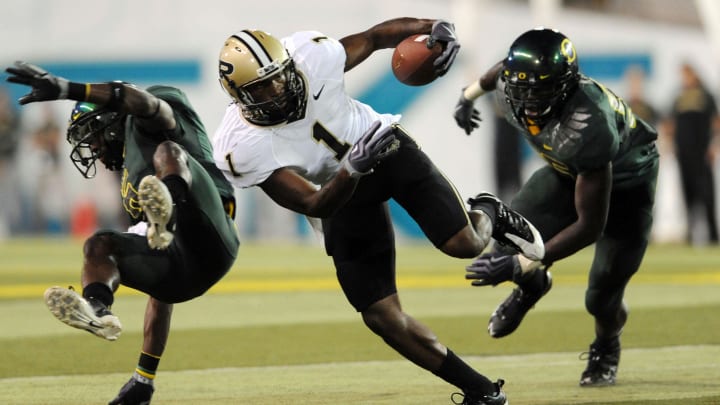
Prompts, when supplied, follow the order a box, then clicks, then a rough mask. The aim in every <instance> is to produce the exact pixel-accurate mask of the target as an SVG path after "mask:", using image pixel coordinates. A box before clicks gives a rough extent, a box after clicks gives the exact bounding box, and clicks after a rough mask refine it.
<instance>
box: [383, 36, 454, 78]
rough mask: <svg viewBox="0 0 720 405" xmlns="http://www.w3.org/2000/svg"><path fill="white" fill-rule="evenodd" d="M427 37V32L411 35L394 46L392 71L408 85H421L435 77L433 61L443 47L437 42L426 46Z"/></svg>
mask: <svg viewBox="0 0 720 405" xmlns="http://www.w3.org/2000/svg"><path fill="white" fill-rule="evenodd" d="M428 37H429V35H427V34H416V35H411V36H409V37H407V38H405V39H404V40H402V42H400V43H399V44H398V45H397V47H395V51H394V52H393V56H392V71H393V74H394V75H395V77H396V78H397V79H398V80H399V81H400V82H402V83H404V84H407V85H409V86H422V85H425V84H428V83H430V82H432V81H433V80H435V79H437V75H436V74H435V71H434V69H433V62H434V61H435V58H437V57H438V56H440V54H441V53H442V51H443V48H442V45H440V44H439V43H436V44H435V45H434V46H433V47H432V48H428V47H427V40H428Z"/></svg>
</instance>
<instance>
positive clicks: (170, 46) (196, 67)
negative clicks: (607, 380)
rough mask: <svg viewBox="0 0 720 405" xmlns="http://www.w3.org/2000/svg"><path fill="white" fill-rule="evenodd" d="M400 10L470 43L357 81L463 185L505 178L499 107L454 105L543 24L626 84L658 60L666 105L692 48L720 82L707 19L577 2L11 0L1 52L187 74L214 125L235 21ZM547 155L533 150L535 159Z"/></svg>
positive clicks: (111, 76)
mask: <svg viewBox="0 0 720 405" xmlns="http://www.w3.org/2000/svg"><path fill="white" fill-rule="evenodd" d="M398 16H416V17H429V18H445V19H448V20H451V21H454V22H455V23H456V25H457V30H458V33H459V36H460V40H461V43H462V51H461V53H460V56H459V58H458V61H457V63H456V65H455V67H454V68H453V70H452V71H451V72H450V73H448V75H446V76H445V77H443V78H442V79H441V80H439V81H437V82H436V83H433V84H431V85H430V86H427V87H426V88H419V89H408V88H403V86H402V85H400V84H398V83H397V82H395V81H394V80H393V78H392V76H390V72H389V66H390V51H382V52H379V53H378V54H377V55H374V56H372V57H371V58H370V59H369V60H368V61H367V62H366V63H364V64H362V65H360V66H359V67H357V68H356V69H355V70H353V71H351V72H349V73H348V75H347V86H348V89H349V91H350V93H351V94H354V95H356V96H357V97H359V98H360V99H362V100H363V101H366V102H369V103H371V104H373V105H376V106H377V108H378V109H379V110H381V111H390V110H392V111H393V112H397V111H401V112H402V114H403V116H404V119H403V123H404V126H405V127H407V128H408V129H409V130H410V131H411V132H412V133H413V135H414V136H415V137H416V138H417V140H418V141H419V143H420V144H421V145H422V146H423V148H424V149H425V151H426V152H427V153H428V154H429V155H430V156H431V157H433V158H434V159H435V161H436V163H437V164H438V166H440V168H441V169H442V170H444V171H445V173H446V174H447V175H448V176H449V177H450V178H451V179H453V180H454V181H455V182H456V185H457V187H458V189H459V191H460V193H461V195H463V196H470V195H473V194H475V193H477V192H478V191H479V190H491V191H494V190H493V188H494V184H493V180H492V173H491V165H490V163H491V161H492V159H493V156H491V150H492V147H491V146H492V129H493V128H492V122H491V120H489V119H487V120H486V121H485V122H484V123H483V124H482V126H481V128H480V129H479V130H477V131H476V132H475V133H474V134H473V136H470V137H468V136H465V134H464V132H462V131H461V130H460V129H459V128H457V127H456V126H455V124H454V121H453V119H452V110H453V106H454V104H455V101H456V100H457V96H458V93H459V91H460V88H461V87H462V86H464V85H465V84H466V83H467V82H469V81H470V80H474V79H476V78H477V76H478V75H479V74H480V73H482V71H483V70H484V69H485V68H487V67H488V66H489V65H491V64H492V63H494V62H496V61H497V60H499V59H500V58H502V57H503V54H504V52H505V51H506V49H507V47H508V46H509V44H510V43H511V42H512V40H513V39H514V38H515V37H516V36H517V35H519V34H520V33H522V32H523V31H525V30H527V29H529V28H532V27H533V26H537V25H545V26H553V27H556V28H558V29H560V30H561V31H563V32H564V33H565V34H567V35H568V36H569V37H570V38H571V39H573V41H574V42H575V45H576V48H577V49H578V53H579V57H580V63H581V68H582V70H583V71H585V72H587V73H590V74H591V75H592V76H594V77H595V78H597V79H599V80H601V81H603V82H604V83H605V84H607V85H609V86H610V87H611V88H613V89H614V90H616V92H617V93H618V94H620V95H622V94H624V92H625V90H626V88H625V85H624V83H623V80H622V73H623V70H624V67H626V66H628V65H630V64H635V63H640V65H642V66H643V68H644V69H645V70H646V71H647V73H648V85H647V93H648V94H647V95H648V98H649V99H650V100H651V101H653V102H654V104H655V106H656V107H658V108H659V109H660V110H662V111H665V110H667V109H668V108H669V105H670V102H671V100H672V97H673V95H674V93H675V91H676V89H677V85H678V78H677V75H676V72H677V68H678V65H679V63H681V62H683V61H690V62H692V63H694V64H695V65H696V66H697V68H698V69H699V71H700V72H702V73H703V75H704V77H705V78H706V81H707V83H708V84H709V85H710V88H711V89H713V90H715V89H717V73H718V72H717V69H716V61H715V60H714V59H713V58H710V57H708V55H712V54H713V53H712V52H708V49H709V47H710V44H709V42H708V40H707V39H706V38H705V36H704V35H703V32H702V30H701V28H700V27H676V26H667V25H662V24H655V23H648V22H644V21H640V20H636V19H621V18H618V17H612V18H610V17H604V16H600V15H597V14H591V13H583V12H572V11H567V10H560V11H559V12H558V14H556V15H554V16H552V17H551V18H552V20H546V21H538V20H536V18H534V17H533V15H532V13H531V12H530V10H529V8H527V7H525V6H522V5H517V4H516V3H510V4H507V2H500V1H471V0H456V1H445V0H415V1H412V0H397V1H392V2H387V1H379V0H366V1H363V2H357V1H349V0H335V1H329V0H307V1H304V2H288V1H284V0H265V1H263V2H237V1H227V0H210V1H206V2H201V3H198V2H196V1H193V0H172V1H171V0H154V1H147V0H145V1H140V0H126V1H123V2H113V1H109V0H99V1H94V2H84V3H72V6H70V5H69V3H66V2H56V1H49V0H7V1H6V2H5V3H4V7H3V13H2V16H0V35H1V36H2V38H4V40H3V46H2V53H1V54H0V62H2V63H4V64H5V65H8V64H10V63H12V62H13V61H14V60H26V61H30V62H32V63H37V64H40V65H43V66H46V67H51V68H52V70H53V71H54V72H56V73H59V74H63V75H66V76H67V77H68V78H70V79H75V80H82V81H89V80H93V81H94V80H97V81H104V80H127V81H132V82H135V83H137V84H139V85H150V84H155V83H160V82H162V83H166V84H172V85H177V86H179V87H182V88H183V89H184V90H185V91H186V92H187V93H188V96H189V97H190V100H191V101H192V102H193V104H194V105H195V107H196V108H197V110H198V112H199V113H200V115H201V117H202V118H203V119H204V121H205V124H206V127H207V129H208V131H209V133H210V134H212V133H213V131H214V130H215V128H216V127H217V125H218V123H219V121H220V119H221V116H222V114H223V111H224V107H225V106H226V105H227V103H228V101H229V100H228V97H227V96H226V95H225V94H224V93H223V91H222V90H221V88H220V86H219V85H218V83H217V78H216V63H217V62H216V61H217V54H218V51H219V49H220V47H221V45H222V43H223V41H224V39H225V38H226V37H227V36H228V35H229V34H231V33H233V32H234V31H236V30H240V29H244V28H260V29H264V30H267V31H269V32H271V33H273V34H275V35H277V36H283V35H285V34H288V33H290V32H293V31H297V30H305V29H314V30H320V31H322V32H324V33H325V34H327V35H330V36H334V37H337V38H339V37H342V36H343V35H346V34H349V33H354V32H358V31H361V30H364V29H366V28H368V27H369V26H371V25H372V24H375V23H377V22H380V21H382V20H385V19H388V18H392V17H398ZM379 90H381V91H379ZM11 91H12V93H13V95H14V96H15V97H17V96H19V95H20V94H22V89H21V88H19V87H18V86H11ZM401 91H402V92H403V93H402V94H403V95H404V96H403V97H400V98H399V101H397V102H395V103H392V102H390V103H388V99H389V98H388V97H385V96H381V95H382V94H394V93H397V92H401ZM381 102H382V103H384V104H381ZM71 106H72V103H70V102H58V103H54V104H53V107H54V114H56V116H57V119H58V121H60V122H62V123H64V122H65V121H66V120H67V116H68V114H69V111H70V108H71ZM479 106H480V107H481V109H482V110H483V115H484V116H485V117H490V114H491V110H490V108H489V104H487V103H486V102H485V101H483V102H481V103H480V104H479ZM22 111H23V115H24V120H23V122H24V131H25V132H29V131H31V129H32V127H33V125H34V124H36V123H37V122H38V119H37V117H39V116H40V114H43V113H45V107H41V106H39V105H33V106H27V107H23V109H22ZM64 146H66V145H64ZM68 153H69V151H68ZM66 160H67V159H66ZM66 160H65V161H66ZM666 161H667V162H668V164H667V165H664V169H663V170H664V172H663V173H664V174H663V178H662V179H661V181H660V185H659V200H658V210H660V211H662V212H663V213H665V212H666V213H667V215H659V216H658V218H657V219H658V221H657V223H656V238H657V239H659V240H672V239H673V238H677V237H678V236H679V235H681V234H682V229H683V226H684V223H683V222H682V218H683V215H682V213H681V212H678V211H677V209H678V207H679V206H680V205H679V202H678V199H679V194H678V193H677V188H676V187H677V180H676V175H675V174H673V172H672V161H670V160H666ZM66 163H67V162H66ZM68 164H69V163H68ZM537 164H538V162H537V161H535V160H533V159H529V160H528V162H527V165H526V172H529V171H531V170H532V168H533V167H536V165H537ZM666 168H667V170H666ZM26 169H27V168H26ZM32 172H33V171H32V170H31V168H30V169H27V170H21V173H18V176H19V177H20V178H22V176H24V175H30V174H28V173H32ZM67 181H68V186H67V188H68V189H69V190H71V191H72V192H71V193H70V194H71V195H74V196H77V195H84V196H93V198H98V196H97V195H96V194H97V193H96V192H93V190H97V187H96V185H94V184H92V183H93V182H87V181H84V180H83V179H82V178H81V177H80V176H78V175H77V174H76V173H72V170H69V171H68V178H67ZM238 200H239V202H240V207H239V208H240V210H239V211H238V212H239V218H238V224H239V228H240V229H241V232H242V233H243V234H244V236H246V237H253V238H297V237H298V236H300V237H305V236H306V235H308V234H309V233H310V232H309V228H308V227H307V226H306V225H304V221H303V220H302V219H299V218H297V216H295V215H294V214H291V213H287V212H285V211H284V210H282V209H280V208H277V207H274V206H273V205H272V204H267V198H266V197H264V196H263V195H261V193H259V192H257V191H256V190H240V191H238ZM111 201H114V196H109V197H105V198H102V200H101V202H98V203H97V205H98V206H99V209H100V210H105V211H108V212H112V211H114V210H117V209H119V207H118V206H117V205H116V204H115V203H113V202H111ZM68 215H69V214H68ZM394 215H396V218H397V222H398V224H399V225H398V227H399V229H400V235H401V237H404V236H408V237H411V238H412V237H416V236H418V235H417V233H418V230H417V229H416V228H413V226H412V224H410V223H409V221H408V220H407V218H404V217H403V215H402V212H400V210H397V212H396V213H395V214H394ZM288 224H290V225H291V226H288Z"/></svg>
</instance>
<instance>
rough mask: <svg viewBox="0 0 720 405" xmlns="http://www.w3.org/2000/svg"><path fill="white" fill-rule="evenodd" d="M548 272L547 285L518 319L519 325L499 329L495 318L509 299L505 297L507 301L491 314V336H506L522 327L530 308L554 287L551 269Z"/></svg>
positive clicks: (489, 323) (489, 327) (489, 325)
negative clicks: (496, 326) (495, 323)
mask: <svg viewBox="0 0 720 405" xmlns="http://www.w3.org/2000/svg"><path fill="white" fill-rule="evenodd" d="M546 274H547V279H548V284H547V287H546V288H545V290H544V291H543V293H542V295H541V296H540V297H538V299H537V300H536V301H535V302H534V303H533V304H532V305H531V306H530V308H529V309H528V310H527V311H525V313H524V314H523V315H522V316H521V317H520V320H519V321H518V323H517V325H516V326H515V327H514V328H509V329H502V330H497V329H496V328H494V327H493V320H495V319H497V318H498V312H497V311H498V309H500V306H502V305H503V304H504V303H505V301H507V298H506V299H505V301H503V302H502V304H500V305H498V307H497V308H495V311H493V313H492V315H490V322H488V328H487V329H488V334H489V335H490V336H491V337H493V338H501V337H505V336H507V335H509V334H511V333H513V332H515V330H517V328H519V327H520V324H521V323H522V320H523V319H525V315H527V313H528V312H530V310H531V309H533V308H534V307H535V304H537V303H538V301H540V299H541V298H542V297H544V296H545V294H547V293H548V291H550V289H551V288H552V274H551V273H550V272H549V271H548V272H547V273H546Z"/></svg>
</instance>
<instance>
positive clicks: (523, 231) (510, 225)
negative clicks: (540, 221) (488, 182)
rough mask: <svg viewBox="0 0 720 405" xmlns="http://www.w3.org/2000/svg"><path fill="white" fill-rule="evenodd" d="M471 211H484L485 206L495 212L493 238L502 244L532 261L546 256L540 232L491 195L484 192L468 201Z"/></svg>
mask: <svg viewBox="0 0 720 405" xmlns="http://www.w3.org/2000/svg"><path fill="white" fill-rule="evenodd" d="M468 204H470V209H471V210H473V211H483V212H485V210H483V209H482V207H483V206H486V207H488V206H489V207H492V208H493V209H494V211H495V218H494V221H493V222H494V226H493V232H492V237H493V238H494V239H495V240H496V241H498V242H499V243H501V244H504V245H506V246H510V247H512V248H513V249H515V250H516V251H518V252H519V253H521V254H523V255H524V256H525V257H527V258H528V259H531V260H541V259H542V258H543V257H544V256H545V244H544V243H543V240H542V236H541V235H540V232H539V231H538V230H537V229H536V228H535V226H534V225H533V224H531V223H530V221H528V220H527V219H525V217H523V216H522V215H520V214H519V213H518V212H516V211H515V210H513V209H512V208H510V207H508V206H507V205H505V203H503V202H502V201H500V199H499V198H497V197H495V196H494V195H493V194H491V193H487V192H482V193H480V194H478V195H476V196H475V197H473V198H470V199H469V200H468Z"/></svg>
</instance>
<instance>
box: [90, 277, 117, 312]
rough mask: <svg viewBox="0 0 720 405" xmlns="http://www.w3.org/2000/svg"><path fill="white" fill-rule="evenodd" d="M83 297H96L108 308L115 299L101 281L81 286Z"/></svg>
mask: <svg viewBox="0 0 720 405" xmlns="http://www.w3.org/2000/svg"><path fill="white" fill-rule="evenodd" d="M82 295H83V297H85V298H93V299H96V300H98V301H100V302H102V303H103V304H105V306H106V307H108V308H110V307H111V306H112V304H113V302H114V300H115V298H114V297H113V292H112V290H111V289H110V287H108V286H107V285H106V284H103V283H90V284H88V285H87V286H86V287H85V288H83V293H82Z"/></svg>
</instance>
